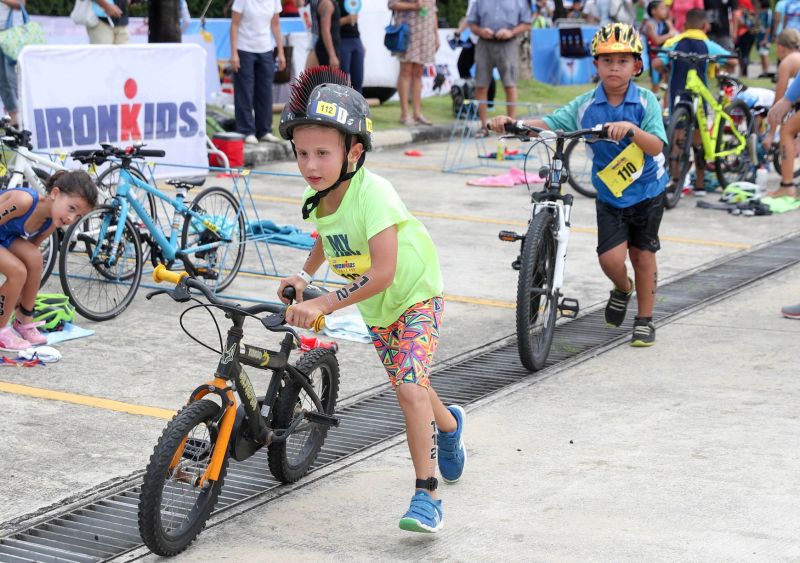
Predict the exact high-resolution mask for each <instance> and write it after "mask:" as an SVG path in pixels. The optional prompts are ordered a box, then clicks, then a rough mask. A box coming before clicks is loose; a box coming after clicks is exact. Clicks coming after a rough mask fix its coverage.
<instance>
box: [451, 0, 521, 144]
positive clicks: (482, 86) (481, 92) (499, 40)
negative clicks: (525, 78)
mask: <svg viewBox="0 0 800 563" xmlns="http://www.w3.org/2000/svg"><path fill="white" fill-rule="evenodd" d="M532 18H533V14H532V12H531V5H530V2H529V1H528V0H476V2H475V3H474V4H472V6H471V7H470V9H469V12H468V13H467V24H468V25H469V26H470V31H472V33H473V34H475V36H476V37H478V44H477V45H476V46H475V99H476V100H477V102H478V117H479V118H480V120H481V128H480V129H479V130H478V131H477V133H476V135H475V136H476V137H485V136H486V135H487V134H488V130H487V129H486V113H487V111H486V110H487V108H486V100H487V96H488V94H489V83H490V82H491V81H492V80H494V78H493V76H492V72H493V69H494V68H497V71H498V72H499V73H500V80H501V81H502V82H503V87H504V88H505V91H506V103H507V104H508V114H509V115H510V116H512V117H513V116H514V115H516V111H517V107H516V103H517V80H518V78H519V47H518V45H517V42H518V37H519V36H520V35H521V34H523V33H526V32H527V31H529V30H530V28H531V20H532Z"/></svg>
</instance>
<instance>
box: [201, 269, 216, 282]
mask: <svg viewBox="0 0 800 563" xmlns="http://www.w3.org/2000/svg"><path fill="white" fill-rule="evenodd" d="M197 275H198V276H202V277H204V278H205V279H207V280H215V279H217V278H218V277H219V274H218V273H217V271H216V270H212V269H210V268H197Z"/></svg>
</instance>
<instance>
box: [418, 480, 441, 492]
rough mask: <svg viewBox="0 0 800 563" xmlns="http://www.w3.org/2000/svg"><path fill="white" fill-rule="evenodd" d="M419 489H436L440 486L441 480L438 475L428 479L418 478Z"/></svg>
mask: <svg viewBox="0 0 800 563" xmlns="http://www.w3.org/2000/svg"><path fill="white" fill-rule="evenodd" d="M414 486H415V487H416V488H417V489H425V490H426V491H435V490H436V489H437V488H438V487H439V480H438V479H437V478H436V477H429V478H427V479H417V481H416V485H414Z"/></svg>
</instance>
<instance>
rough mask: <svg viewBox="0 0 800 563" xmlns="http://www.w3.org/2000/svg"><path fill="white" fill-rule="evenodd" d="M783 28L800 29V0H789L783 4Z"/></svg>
mask: <svg viewBox="0 0 800 563" xmlns="http://www.w3.org/2000/svg"><path fill="white" fill-rule="evenodd" d="M781 22H782V23H783V28H784V29H786V28H789V29H796V30H798V31H800V0H787V2H786V4H784V5H783V17H782V18H781Z"/></svg>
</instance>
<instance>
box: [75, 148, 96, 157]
mask: <svg viewBox="0 0 800 563" xmlns="http://www.w3.org/2000/svg"><path fill="white" fill-rule="evenodd" d="M96 152H97V151H96V150H95V149H88V150H87V149H80V150H77V151H72V152H71V153H70V154H69V155H70V156H71V157H72V158H86V157H87V156H92V155H94V153H96Z"/></svg>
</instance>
